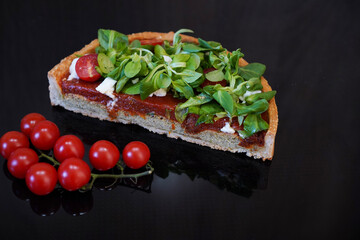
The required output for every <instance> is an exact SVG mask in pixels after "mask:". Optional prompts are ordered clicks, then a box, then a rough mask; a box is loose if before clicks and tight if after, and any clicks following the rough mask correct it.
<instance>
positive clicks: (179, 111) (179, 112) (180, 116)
mask: <svg viewBox="0 0 360 240" xmlns="http://www.w3.org/2000/svg"><path fill="white" fill-rule="evenodd" d="M188 113H189V109H188V108H180V107H179V104H178V105H177V106H176V108H175V118H176V120H177V121H178V122H179V123H182V122H184V120H185V119H186V117H187V115H188Z"/></svg>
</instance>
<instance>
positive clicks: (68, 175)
mask: <svg viewBox="0 0 360 240" xmlns="http://www.w3.org/2000/svg"><path fill="white" fill-rule="evenodd" d="M87 56H88V55H87ZM20 125H21V126H20V129H21V132H17V131H11V132H7V133H5V134H4V135H3V136H2V137H1V138H0V153H1V155H2V156H3V157H4V158H5V159H7V161H8V162H7V167H8V170H9V172H10V173H11V174H12V175H13V176H14V177H16V178H19V179H25V181H26V185H27V187H28V188H29V189H30V191H31V192H33V193H35V194H37V195H46V194H49V193H50V192H52V191H53V190H54V189H55V187H56V184H57V182H59V183H60V185H61V186H62V187H63V188H64V189H66V190H68V191H75V190H78V189H80V188H81V187H83V186H84V185H86V184H87V183H88V182H89V181H90V179H91V170H90V167H89V165H88V164H87V163H86V162H85V161H83V160H82V158H83V157H84V154H85V148H84V144H83V142H82V141H81V140H80V139H79V138H78V137H76V136H74V135H64V136H61V137H60V131H59V128H58V127H57V125H56V124H55V123H53V122H51V121H49V120H46V119H45V117H44V116H42V115H41V114H38V113H30V114H28V115H26V116H25V117H24V118H23V119H22V120H21V124H20ZM28 137H29V138H30V141H31V143H32V145H33V146H34V147H35V148H37V149H38V150H44V151H48V150H53V153H54V157H55V159H56V161H55V162H56V163H57V164H59V168H58V169H57V170H56V169H55V167H54V166H53V165H51V164H49V163H45V162H39V156H38V155H37V153H36V152H35V151H34V150H33V149H31V148H30V142H29V138H28ZM40 156H42V155H40ZM89 159H90V163H91V165H92V166H93V167H94V168H95V169H97V170H100V171H106V170H109V169H111V168H113V167H115V165H116V164H117V163H118V161H119V159H120V151H119V149H118V148H117V147H116V146H115V145H114V144H113V143H111V142H109V141H106V140H100V141H97V142H96V143H94V144H93V145H92V146H91V148H90V153H89ZM149 159H150V150H149V148H148V146H147V145H146V144H145V143H143V142H139V141H134V142H130V143H129V144H128V145H126V147H125V148H124V150H123V160H124V163H125V164H126V165H127V166H128V167H129V168H132V169H139V168H141V167H144V166H145V165H146V164H147V162H148V161H149Z"/></svg>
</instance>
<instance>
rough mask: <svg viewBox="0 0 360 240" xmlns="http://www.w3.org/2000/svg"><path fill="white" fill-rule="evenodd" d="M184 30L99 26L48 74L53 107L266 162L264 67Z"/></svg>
mask: <svg viewBox="0 0 360 240" xmlns="http://www.w3.org/2000/svg"><path fill="white" fill-rule="evenodd" d="M185 32H192V31H191V30H187V29H182V30H179V31H177V32H176V33H173V32H169V33H157V32H143V33H136V34H130V35H124V34H121V33H119V32H116V31H114V30H104V29H100V30H99V31H98V39H95V40H93V41H92V42H91V43H90V44H88V45H86V46H85V47H84V48H82V49H81V50H80V51H77V52H75V53H74V54H71V55H70V56H68V57H66V58H64V59H63V60H62V61H61V62H60V63H59V64H57V65H56V66H55V67H54V68H53V69H51V70H50V71H49V73H48V78H49V91H50V100H51V104H52V105H59V106H62V107H64V108H65V109H67V110H70V111H74V112H77V113H81V114H83V115H85V116H89V117H94V118H98V119H101V120H109V121H114V122H120V123H124V124H128V123H132V124H137V125H140V126H142V127H144V128H146V129H148V130H150V131H152V132H155V133H159V134H166V135H167V136H168V137H171V138H180V139H182V140H185V141H188V142H191V143H196V144H199V145H203V146H208V147H211V148H214V149H218V150H224V151H230V152H234V153H237V152H245V153H246V155H248V156H253V157H254V158H262V159H263V160H265V159H269V160H271V159H272V157H273V154H274V143H275V135H276V130H277V125H278V113H277V107H276V104H275V98H274V95H275V94H276V92H275V91H272V89H271V87H270V86H269V84H268V82H267V81H266V80H265V78H264V77H263V76H262V75H263V73H264V71H265V66H264V65H263V64H260V63H251V64H248V63H247V62H246V61H245V60H244V59H243V58H242V57H243V54H242V53H241V52H240V49H238V50H236V51H233V52H228V51H227V50H226V49H225V48H223V47H222V45H221V44H220V43H218V42H213V41H205V40H203V39H201V38H194V37H190V36H187V35H182V33H185Z"/></svg>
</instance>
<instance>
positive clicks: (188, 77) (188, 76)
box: [181, 69, 202, 83]
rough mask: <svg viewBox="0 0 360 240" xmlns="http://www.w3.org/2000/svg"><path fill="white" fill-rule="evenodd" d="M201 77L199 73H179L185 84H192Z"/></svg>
mask: <svg viewBox="0 0 360 240" xmlns="http://www.w3.org/2000/svg"><path fill="white" fill-rule="evenodd" d="M201 76H202V74H201V73H198V72H195V71H193V70H189V69H185V70H184V71H182V72H181V78H182V79H183V80H184V81H185V82H187V83H193V82H195V81H196V80H197V79H199V78H200V77H201Z"/></svg>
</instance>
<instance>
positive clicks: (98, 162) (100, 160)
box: [89, 140, 120, 171]
mask: <svg viewBox="0 0 360 240" xmlns="http://www.w3.org/2000/svg"><path fill="white" fill-rule="evenodd" d="M119 158H120V151H119V149H118V148H117V147H116V146H115V145H114V144H113V143H112V142H109V141H106V140H100V141H97V142H96V143H94V144H93V145H92V146H91V148H90V153H89V159H90V163H91V165H93V167H94V168H95V169H97V170H100V171H106V170H109V169H110V168H113V167H114V166H115V165H116V163H117V162H118V161H119Z"/></svg>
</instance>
